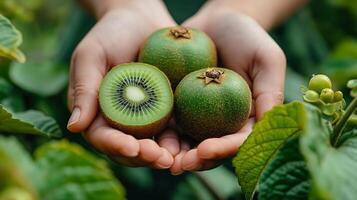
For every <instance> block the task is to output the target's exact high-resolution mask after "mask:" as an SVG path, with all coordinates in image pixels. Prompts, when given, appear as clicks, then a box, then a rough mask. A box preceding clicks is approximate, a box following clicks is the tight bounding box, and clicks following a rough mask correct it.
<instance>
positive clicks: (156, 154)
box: [68, 0, 178, 168]
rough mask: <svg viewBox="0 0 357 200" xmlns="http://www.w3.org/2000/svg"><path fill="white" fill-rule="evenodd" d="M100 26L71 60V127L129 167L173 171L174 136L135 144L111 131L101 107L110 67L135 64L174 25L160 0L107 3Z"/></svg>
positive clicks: (126, 136)
mask: <svg viewBox="0 0 357 200" xmlns="http://www.w3.org/2000/svg"><path fill="white" fill-rule="evenodd" d="M106 2H112V4H110V5H107V7H105V8H103V9H100V10H101V11H102V12H103V11H104V13H96V14H97V16H100V19H99V21H98V23H97V24H96V25H95V26H94V27H93V28H92V30H91V31H90V32H89V33H88V34H87V35H86V36H85V38H84V39H83V40H82V41H81V42H80V44H79V45H78V46H77V48H76V50H75V52H74V53H73V56H72V63H71V68H70V84H69V91H68V104H69V108H70V110H71V111H72V115H71V117H70V120H69V122H68V129H69V130H70V131H72V132H82V131H84V133H83V135H84V137H85V138H86V139H87V141H89V142H90V143H91V144H92V145H93V146H94V147H95V148H96V149H98V150H99V151H101V152H103V153H105V154H107V155H108V156H109V157H111V158H112V159H113V160H115V161H117V162H120V163H123V164H126V165H130V166H151V167H154V168H169V167H170V166H171V165H172V164H173V156H172V155H175V154H176V153H178V148H177V147H176V146H178V142H177V139H176V135H175V134H173V133H172V131H170V130H167V131H166V132H165V134H162V135H161V136H160V137H158V139H157V140H158V142H156V141H154V140H152V139H141V140H137V139H135V138H134V137H133V136H131V135H128V134H125V133H123V132H121V131H119V130H117V129H114V128H111V127H110V126H109V125H108V124H107V123H106V121H105V120H104V119H103V116H102V115H101V114H98V113H100V112H99V109H98V99H97V97H98V90H99V87H100V84H101V81H102V79H103V77H104V75H105V74H106V73H107V71H108V70H110V68H111V67H113V66H115V65H117V64H120V63H127V62H133V61H135V59H136V56H137V53H138V50H139V47H140V45H141V44H142V43H143V42H144V40H145V39H146V38H147V37H148V36H149V35H150V34H151V33H152V32H154V31H156V30H157V29H159V28H162V27H167V26H173V25H175V23H174V21H173V20H172V18H171V17H170V16H169V14H168V12H167V10H166V8H165V6H164V5H163V4H162V2H161V1H159V0H148V1H145V3H142V1H140V0H130V1H122V0H118V1H106ZM172 149H173V150H172Z"/></svg>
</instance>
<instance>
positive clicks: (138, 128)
mask: <svg viewBox="0 0 357 200" xmlns="http://www.w3.org/2000/svg"><path fill="white" fill-rule="evenodd" d="M135 65H146V66H150V67H153V68H155V69H157V70H158V71H160V70H159V69H158V68H157V67H155V66H152V65H149V64H145V63H138V62H136V63H134V62H133V63H124V64H120V65H117V66H115V67H113V68H112V70H113V69H115V68H116V67H122V66H132V67H135ZM160 72H161V73H162V76H163V77H165V79H166V81H167V84H169V85H170V81H169V79H168V78H167V76H166V75H165V74H164V73H163V72H162V71H160ZM170 88H171V87H170ZM170 91H171V93H170V95H171V97H172V98H171V99H172V102H170V104H171V105H172V109H171V110H170V112H168V113H167V115H165V116H164V117H163V118H161V119H160V120H157V121H155V122H153V123H151V124H145V125H126V124H121V123H120V122H117V121H114V120H112V119H111V118H110V116H108V115H107V114H106V113H105V112H104V111H103V110H102V104H104V103H105V102H102V101H101V98H99V107H100V111H101V114H102V116H103V117H104V119H105V120H106V121H107V122H108V124H109V125H111V126H112V127H114V128H116V129H118V130H121V131H123V132H124V133H126V134H130V135H132V136H134V137H135V138H137V139H143V138H151V137H153V136H155V135H157V134H158V133H160V132H162V131H163V130H164V129H165V128H166V126H167V124H168V122H169V120H170V119H171V117H172V112H173V104H174V98H173V92H172V90H170ZM100 92H101V90H100V89H99V93H100Z"/></svg>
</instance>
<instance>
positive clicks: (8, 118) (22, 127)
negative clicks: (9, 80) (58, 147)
mask: <svg viewBox="0 0 357 200" xmlns="http://www.w3.org/2000/svg"><path fill="white" fill-rule="evenodd" d="M1 131H2V132H8V133H20V134H34V135H43V136H48V137H60V136H61V135H62V132H61V130H60V128H59V126H58V124H57V123H56V121H55V120H54V119H52V118H51V117H48V116H45V115H44V114H43V113H41V112H39V111H34V110H28V111H26V112H21V113H16V114H13V113H11V112H10V111H8V110H7V109H6V108H5V107H4V106H3V105H1V104H0V132H1Z"/></svg>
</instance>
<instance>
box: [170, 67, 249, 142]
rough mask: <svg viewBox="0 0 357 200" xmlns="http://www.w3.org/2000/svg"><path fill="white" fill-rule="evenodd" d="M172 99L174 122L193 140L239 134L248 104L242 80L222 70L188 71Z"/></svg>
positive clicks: (247, 114)
mask: <svg viewBox="0 0 357 200" xmlns="http://www.w3.org/2000/svg"><path fill="white" fill-rule="evenodd" d="M174 97H175V107H174V115H175V120H176V123H177V124H178V126H179V128H180V130H181V132H182V133H184V134H187V135H188V136H190V137H191V138H193V139H194V140H196V141H202V140H204V139H207V138H212V137H221V136H224V135H227V134H231V133H235V132H237V131H239V130H240V129H241V128H242V126H243V125H244V124H245V123H246V120H247V119H248V117H249V114H250V110H251V103H252V97H251V92H250V88H249V86H248V84H247V83H246V82H245V80H244V79H243V78H242V77H241V76H240V75H238V74H237V73H235V72H234V71H232V70H229V69H225V68H209V69H201V70H197V71H194V72H191V73H190V74H188V75H186V76H185V77H184V78H183V79H182V80H181V82H180V83H179V84H178V86H177V87H176V91H175V95H174Z"/></svg>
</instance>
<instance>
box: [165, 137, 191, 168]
mask: <svg viewBox="0 0 357 200" xmlns="http://www.w3.org/2000/svg"><path fill="white" fill-rule="evenodd" d="M189 149H190V145H189V144H188V143H186V142H185V141H181V145H180V153H179V154H177V155H176V156H175V158H174V163H173V165H172V166H171V168H170V171H171V174H172V175H180V174H182V173H183V172H184V171H183V169H182V167H181V163H182V158H183V156H184V155H185V154H186V152H187V151H188V150H189Z"/></svg>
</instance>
